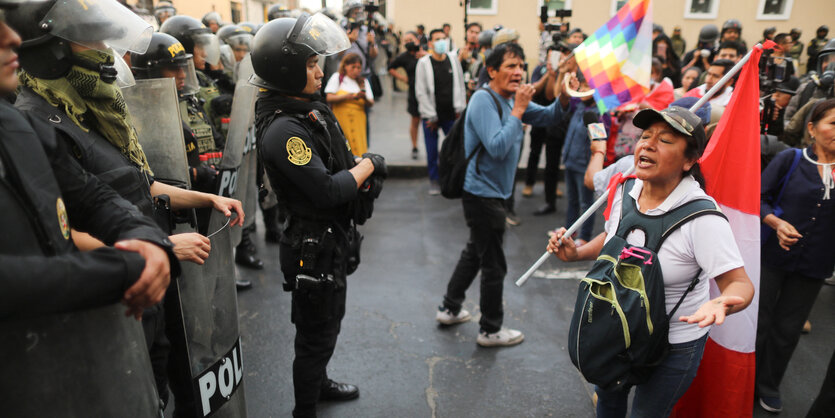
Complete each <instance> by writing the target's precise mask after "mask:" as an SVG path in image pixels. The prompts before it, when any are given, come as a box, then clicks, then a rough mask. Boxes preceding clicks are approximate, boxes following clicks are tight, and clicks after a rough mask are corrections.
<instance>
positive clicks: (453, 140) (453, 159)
mask: <svg viewBox="0 0 835 418" xmlns="http://www.w3.org/2000/svg"><path fill="white" fill-rule="evenodd" d="M478 90H485V91H487V93H489V94H490V97H491V98H493V102H494V103H496V107H497V108H498V109H499V120H501V118H502V117H503V115H502V105H501V103H499V100H498V99H496V96H495V95H493V93H492V92H491V91H490V90H487V89H485V88H480V89H478ZM466 123H467V109H464V112H462V113H461V117H459V118H458V120H456V121H455V123H454V124H452V129H450V130H449V135H447V136H446V138H444V142H443V143H442V144H441V151H440V153H438V184H439V185H440V187H441V195H442V196H443V197H445V198H447V199H458V198H460V197H461V196H462V195H463V194H464V179H465V178H466V177H467V165H469V163H470V160H471V159H472V158H473V157H474V156H476V154H479V153H480V152H481V150H482V149H483V148H484V145H483V144H482V143H481V142H479V143H478V145H476V147H475V149H474V150H473V152H472V153H470V155H466V156H465V149H464V125H465V124H466ZM476 171H477V172H479V173H480V171H479V169H478V157H477V156H476Z"/></svg>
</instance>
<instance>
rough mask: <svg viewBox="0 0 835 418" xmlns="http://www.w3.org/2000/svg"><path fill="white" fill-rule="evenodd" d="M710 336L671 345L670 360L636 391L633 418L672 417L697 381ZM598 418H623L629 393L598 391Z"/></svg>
mask: <svg viewBox="0 0 835 418" xmlns="http://www.w3.org/2000/svg"><path fill="white" fill-rule="evenodd" d="M706 341H707V334H705V335H704V336H703V337H702V338H699V339H697V340H693V341H688V342H686V343H681V344H671V345H670V353H669V354H668V355H667V358H665V359H664V361H663V362H662V363H661V364H660V365H658V367H657V368H656V369H655V371H654V372H653V373H652V376H650V378H649V380H648V381H647V382H646V383H644V384H642V385H638V386H636V387H635V398H634V399H632V414H631V415H630V416H631V417H632V418H648V417H659V418H664V417H667V416H669V415H670V412H671V411H672V410H673V406H675V404H676V402H678V399H679V398H681V397H682V396H683V395H684V393H685V392H687V388H689V387H690V383H692V382H693V379H694V378H696V372H697V371H698V370H699V363H700V362H701V361H702V353H704V349H705V342H706ZM594 389H595V392H597V417H598V418H613V417H617V418H623V417H625V416H626V406H627V401H628V399H629V389H627V390H619V391H611V392H607V391H604V390H602V389H600V388H598V387H595V388H594Z"/></svg>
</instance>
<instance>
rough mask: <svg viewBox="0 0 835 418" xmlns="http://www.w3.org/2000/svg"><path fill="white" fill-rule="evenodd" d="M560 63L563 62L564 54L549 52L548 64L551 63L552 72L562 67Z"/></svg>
mask: <svg viewBox="0 0 835 418" xmlns="http://www.w3.org/2000/svg"><path fill="white" fill-rule="evenodd" d="M560 61H562V52H560V51H548V62H550V63H551V69H552V70H554V71H557V68H559V66H560Z"/></svg>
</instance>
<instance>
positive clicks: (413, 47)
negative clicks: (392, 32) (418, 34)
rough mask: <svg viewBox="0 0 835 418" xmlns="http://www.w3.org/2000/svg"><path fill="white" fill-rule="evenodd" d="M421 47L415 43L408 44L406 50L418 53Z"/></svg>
mask: <svg viewBox="0 0 835 418" xmlns="http://www.w3.org/2000/svg"><path fill="white" fill-rule="evenodd" d="M418 49H420V47H419V46H418V45H417V44H416V43H414V42H406V50H407V51H409V52H417V50H418Z"/></svg>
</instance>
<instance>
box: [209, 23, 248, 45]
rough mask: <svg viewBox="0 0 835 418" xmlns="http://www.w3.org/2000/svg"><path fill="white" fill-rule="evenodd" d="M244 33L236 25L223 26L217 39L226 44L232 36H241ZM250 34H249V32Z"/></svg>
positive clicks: (218, 31)
mask: <svg viewBox="0 0 835 418" xmlns="http://www.w3.org/2000/svg"><path fill="white" fill-rule="evenodd" d="M242 32H243V29H241V27H240V26H238V25H235V24H228V25H223V26H221V27H220V29H218V30H217V34H216V35H217V37H218V39H220V41H221V42H224V43H226V39H228V38H229V37H230V36H232V34H240V33H242ZM247 33H249V32H247Z"/></svg>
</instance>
